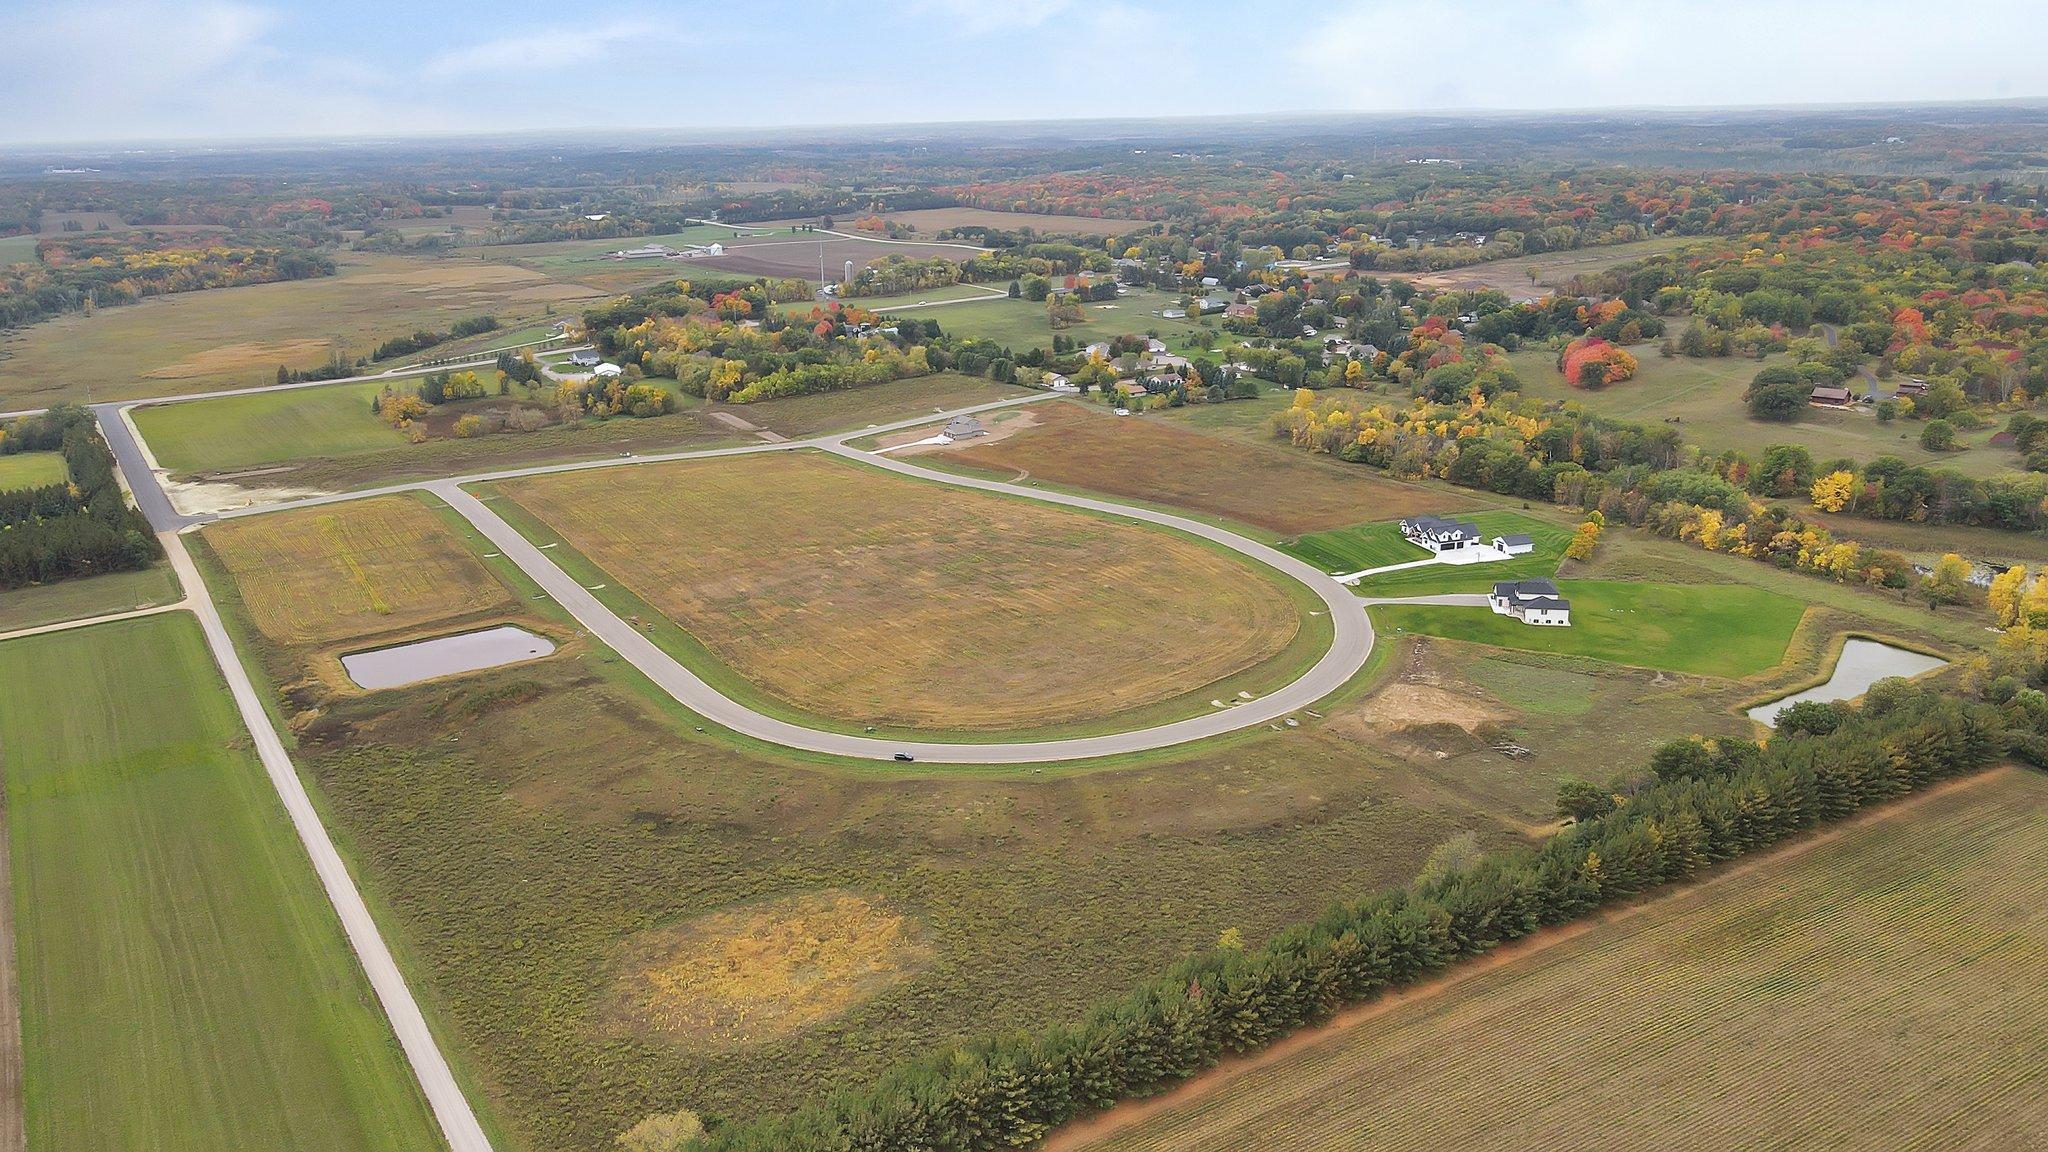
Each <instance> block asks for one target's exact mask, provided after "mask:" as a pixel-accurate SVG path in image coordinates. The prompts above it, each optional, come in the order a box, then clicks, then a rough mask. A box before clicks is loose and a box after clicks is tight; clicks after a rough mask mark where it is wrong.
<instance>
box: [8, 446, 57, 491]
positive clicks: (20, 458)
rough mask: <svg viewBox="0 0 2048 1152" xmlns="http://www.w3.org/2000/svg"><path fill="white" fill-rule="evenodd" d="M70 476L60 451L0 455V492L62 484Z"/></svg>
mask: <svg viewBox="0 0 2048 1152" xmlns="http://www.w3.org/2000/svg"><path fill="white" fill-rule="evenodd" d="M70 478H71V472H70V469H69V468H68V467H67V466H66V465H65V463H64V454H63V453H61V452H14V453H10V454H8V455H5V456H0V492H5V491H7V490H9V489H11V488H41V487H43V486H44V485H47V484H62V483H63V482H64V481H66V480H68V479H70Z"/></svg>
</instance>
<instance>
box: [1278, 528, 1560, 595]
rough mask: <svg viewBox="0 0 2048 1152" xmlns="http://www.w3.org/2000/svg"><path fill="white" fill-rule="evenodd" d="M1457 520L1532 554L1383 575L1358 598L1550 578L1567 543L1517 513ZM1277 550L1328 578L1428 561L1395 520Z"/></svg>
mask: <svg viewBox="0 0 2048 1152" xmlns="http://www.w3.org/2000/svg"><path fill="white" fill-rule="evenodd" d="M1457 519H1460V520H1470V521H1471V522H1472V523H1474V524H1477V525H1478V526H1479V531H1480V532H1481V533H1482V534H1483V535H1484V536H1485V538H1487V539H1492V538H1493V537H1495V536H1512V535H1516V534H1520V535H1526V536H1528V537H1530V538H1531V539H1533V540H1534V541H1535V543H1536V550H1535V551H1534V552H1531V553H1530V554H1528V555H1527V556H1517V557H1514V558H1513V559H1510V560H1496V561H1492V562H1490V563H1485V564H1456V565H1454V564H1431V565H1427V566H1425V567H1421V568H1407V569H1403V570H1402V571H1399V572H1387V573H1384V574H1382V575H1379V576H1371V577H1368V578H1366V579H1364V580H1361V581H1359V582H1358V584H1357V586H1356V587H1357V591H1358V592H1359V594H1360V595H1365V596H1421V595H1426V594H1429V593H1432V592H1481V591H1485V590H1486V589H1488V588H1491V587H1493V585H1494V582H1495V581H1497V580H1523V579H1527V578H1529V577H1532V576H1549V575H1552V574H1553V573H1555V572H1556V571H1557V565H1558V562H1559V561H1561V560H1563V559H1564V549H1565V545H1567V544H1569V543H1571V533H1570V532H1568V531H1566V530H1565V529H1563V528H1560V527H1558V526H1557V525H1555V524H1551V523H1549V522H1548V521H1544V520H1537V519H1534V518H1532V517H1529V516H1524V515H1521V514H1520V513H1517V512H1501V511H1494V512H1475V513H1472V514H1470V515H1464V514H1459V515H1457ZM1280 549H1281V550H1282V551H1284V552H1290V553H1292V554H1294V555H1296V556H1299V557H1300V558H1302V559H1303V560H1306V561H1308V562H1309V563H1311V564H1314V565H1316V566H1317V567H1319V568H1322V569H1323V570H1324V571H1326V572H1331V573H1343V572H1356V571H1358V570H1359V569H1361V568H1378V567H1380V566H1382V565H1385V564H1405V563H1408V562H1409V561H1413V560H1423V559H1427V558H1428V556H1429V554H1428V553H1427V552H1424V551H1423V550H1422V549H1420V548H1417V547H1416V546H1415V545H1413V544H1410V543H1408V542H1407V541H1406V540H1404V539H1402V538H1401V525H1400V523H1399V522H1398V521H1394V520H1386V521H1381V522H1380V523H1377V524H1361V525H1357V526H1354V527H1350V528H1332V529H1330V530H1329V531H1327V532H1313V533H1310V534H1309V535H1306V536H1298V537H1296V538H1295V539H1293V540H1289V541H1284V542H1282V543H1281V545H1280Z"/></svg>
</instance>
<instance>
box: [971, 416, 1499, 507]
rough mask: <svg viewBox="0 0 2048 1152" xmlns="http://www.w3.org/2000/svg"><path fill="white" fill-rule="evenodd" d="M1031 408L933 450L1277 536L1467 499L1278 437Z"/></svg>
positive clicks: (980, 464) (1453, 504)
mask: <svg viewBox="0 0 2048 1152" xmlns="http://www.w3.org/2000/svg"><path fill="white" fill-rule="evenodd" d="M1031 417H1032V418H1033V419H1034V420H1036V421H1037V422H1038V426H1037V427H1035V428H1032V429H1030V430H1028V431H1025V432H1020V433H1018V434H1017V435H1015V436H1010V437H1007V438H1005V439H1002V440H998V441H994V442H992V443H985V444H984V443H979V442H977V441H973V440H968V441H966V442H964V443H963V444H962V445H961V446H960V447H957V448H953V449H949V450H948V451H946V452H945V453H944V454H943V455H941V456H940V457H939V459H942V460H946V461H948V462H952V463H957V464H967V465H972V466H974V467H977V468H982V469H986V470H988V471H990V472H993V473H1000V474H1002V475H1004V476H1005V477H1007V476H1008V475H1010V474H1012V473H1016V472H1029V473H1030V474H1031V479H1033V480H1042V481H1046V482H1048V483H1052V484H1058V485H1063V486H1068V487H1073V488H1086V489H1088V490H1089V491H1092V492H1103V493H1107V494H1109V495H1112V496H1124V497H1129V498H1131V499H1134V500H1143V501H1147V502H1150V503H1155V504H1168V505H1172V506H1174V507H1178V508H1187V509H1190V510H1192V511H1195V512H1202V513H1208V514H1211V515H1215V516H1222V517H1225V518H1227V519H1231V520H1235V521H1238V522H1239V523H1243V524H1250V525H1253V526H1255V527H1259V528H1264V529H1267V530H1269V531H1272V532H1275V533H1278V534H1280V535H1282V536H1293V535H1298V534H1300V533H1303V532H1316V531H1320V530H1322V529H1325V528H1337V527H1341V526H1343V525H1346V524H1357V523H1359V522H1361V521H1365V520H1385V519H1388V518H1392V517H1400V516H1408V515H1413V514H1414V513H1417V512H1447V511H1454V510H1456V509H1458V508H1460V507H1463V506H1465V505H1466V504H1467V503H1469V502H1468V501H1465V500H1463V499H1461V498H1459V497H1456V496H1449V495H1446V494H1444V493H1440V492H1432V491H1430V490H1428V489H1426V488H1422V487H1420V486H1417V485H1410V484H1403V483H1400V482H1399V481H1395V480H1388V479H1385V478H1384V477H1381V476H1380V475H1378V474H1377V473H1375V472H1372V471H1369V470H1367V469H1364V468H1358V467H1354V466H1351V465H1344V464H1333V463H1332V462H1330V461H1328V460H1323V459H1317V458H1316V457H1313V456H1310V455H1309V454H1307V453H1305V452H1300V451H1297V450H1295V449H1292V448H1287V447H1284V446H1281V445H1278V444H1271V443H1252V442H1248V441H1234V440H1225V439H1222V438H1220V437H1214V436H1207V435H1204V434H1202V433H1200V432H1191V431H1189V430H1187V429H1185V428H1181V427H1178V426H1175V425H1172V424H1169V423H1166V422H1165V421H1163V420H1155V419H1142V420H1137V419H1119V418H1117V417H1115V416H1112V415H1110V414H1108V413H1107V412H1105V411H1103V410H1102V407H1101V406H1100V405H1085V406H1084V405H1083V404H1082V403H1081V402H1078V401H1071V402H1066V403H1053V404H1039V405H1034V406H1033V407H1032V409H1031Z"/></svg>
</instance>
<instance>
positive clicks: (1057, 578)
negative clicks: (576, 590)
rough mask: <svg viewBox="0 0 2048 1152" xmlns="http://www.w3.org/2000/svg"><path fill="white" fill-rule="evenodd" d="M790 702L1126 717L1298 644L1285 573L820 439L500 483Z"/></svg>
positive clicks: (889, 714) (739, 669) (963, 714)
mask: <svg viewBox="0 0 2048 1152" xmlns="http://www.w3.org/2000/svg"><path fill="white" fill-rule="evenodd" d="M499 490H500V491H502V492H504V493H505V494H506V495H509V496H510V497H512V499H513V500H515V501H517V502H518V503H519V504H520V505H521V506H523V507H524V508H525V509H527V510H528V511H530V512H531V513H533V514H534V515H535V516H537V517H539V518H540V519H541V520H543V521H545V522H546V523H547V524H548V525H549V526H550V527H552V528H553V529H554V530H555V531H557V532H560V533H561V534H562V535H563V537H564V538H566V539H567V540H568V541H569V542H570V543H571V544H573V545H574V546H575V547H576V548H577V549H578V550H579V551H581V552H582V553H583V554H584V555H585V556H587V557H589V558H590V559H591V560H592V561H594V562H595V563H596V564H597V565H599V566H600V567H601V568H602V569H603V570H604V571H605V572H606V573H608V574H609V575H610V576H611V577H613V578H615V579H616V580H618V581H619V582H620V583H622V584H623V585H625V586H626V587H627V588H629V589H631V590H632V591H633V592H634V593H635V594H637V595H638V596H639V597H640V598H642V599H643V600H645V601H646V602H647V603H648V604H650V605H652V606H653V607H654V608H656V609H657V610H658V611H660V612H662V613H664V614H666V615H667V616H669V618H670V619H672V620H674V621H675V622H676V623H677V624H679V625H680V626H681V627H683V628H684V629H686V630H687V631H688V632H690V633H691V634H692V635H693V636H694V637H695V638H696V639H697V641H698V642H699V643H701V644H702V645H703V646H704V647H705V648H706V649H708V650H709V651H710V652H711V653H712V654H713V655H714V656H716V657H717V659H718V660H719V661H722V662H723V663H724V664H725V665H726V666H727V668H729V669H730V670H731V671H732V672H733V673H735V674H737V676H739V677H740V678H742V679H744V680H746V681H747V682H748V683H750V684H752V685H753V686H756V687H758V688H759V689H760V690H762V691H764V692H766V693H767V694H768V695H769V696H771V697H773V698H774V699H776V700H778V701H782V702H784V703H787V704H790V705H793V706H795V707H797V708H800V709H803V710H806V711H809V712H812V713H815V714H819V715H822V716H826V717H830V718H833V719H837V720H842V721H847V722H854V723H860V722H866V723H875V724H881V723H889V724H901V725H906V726H918V727H937V728H951V729H973V730H977V731H980V730H995V729H1003V728H1020V727H1027V726H1031V725H1039V724H1047V723H1055V722H1058V723H1065V722H1069V721H1080V720H1089V719H1096V718H1100V717H1104V716H1111V715H1116V714H1119V713H1122V712H1125V711H1128V710H1131V709H1133V708H1136V707H1140V706H1143V705H1147V704H1153V703H1157V702H1159V701H1162V700H1169V699H1173V698H1175V697H1179V696H1182V695H1183V694H1185V693H1188V692H1190V691H1195V690H1198V689H1200V688H1201V687H1203V686H1204V685H1207V684H1211V683H1213V682H1215V681H1217V680H1219V679H1222V678H1224V677H1226V676H1229V675H1232V674H1234V673H1236V672H1239V671H1242V670H1244V669H1247V668H1250V667H1252V666H1254V665H1257V664H1259V663H1261V662H1262V661H1265V660H1267V659H1269V658H1271V657H1274V656H1276V655H1278V654H1280V653H1281V652H1282V651H1283V650H1285V649H1287V648H1288V646H1289V643H1290V641H1291V640H1292V639H1293V638H1294V636H1295V634H1296V632H1297V631H1298V630H1299V628H1300V626H1301V624H1300V618H1299V617H1298V616H1297V615H1296V611H1295V608H1294V606H1293V604H1292V602H1291V600H1290V597H1289V595H1288V593H1287V591H1286V589H1284V588H1283V587H1281V586H1280V585H1279V583H1278V577H1276V576H1272V575H1271V574H1268V573H1264V572H1262V571H1261V570H1258V569H1256V568H1253V567H1251V566H1250V565H1248V564H1246V563H1243V562H1240V561H1239V560H1237V559H1235V558H1233V557H1231V556H1228V555H1225V554H1223V553H1220V552H1217V551H1214V550H1211V549H1209V548H1207V547H1205V546H1201V545H1197V544H1194V543H1192V542H1188V541H1185V540H1182V539H1180V538H1178V537H1174V536H1171V535H1168V534H1164V533H1160V532H1155V531H1151V530H1148V529H1143V528H1139V527H1136V526H1134V525H1130V524H1127V523H1120V522H1116V521H1112V520H1106V519H1100V518H1096V517H1091V516H1084V515H1080V514H1078V513H1073V512H1068V511H1065V510H1063V509H1057V508H1051V507H1047V506H1045V505H1040V504H1035V503H1032V502H1029V501H1025V500H1011V499H1007V498H1003V497H997V496H990V495H984V494H981V493H976V492H967V491H962V490H959V489H951V488H946V487H942V486H939V485H936V484H924V483H919V482H916V481H912V480H905V479H901V478H898V477H895V476H890V475H888V474H886V473H883V472H880V471H877V470H873V469H868V468H863V467H861V466H859V465H856V464H852V463H847V462H842V461H839V460H834V459H829V458H825V457H822V456H817V455H812V454H808V453H806V454H795V453H777V454H774V455H771V456H757V457H750V458H745V459H736V460H722V461H702V462H696V461H693V462H682V463H674V464H658V465H646V466H642V467H635V468H631V469H622V470H616V471H606V472H583V473H569V474H563V475H555V476H536V477H529V478H525V479H521V480H516V481H509V482H507V483H505V484H504V485H503V486H502V487H501V488H500V489H499Z"/></svg>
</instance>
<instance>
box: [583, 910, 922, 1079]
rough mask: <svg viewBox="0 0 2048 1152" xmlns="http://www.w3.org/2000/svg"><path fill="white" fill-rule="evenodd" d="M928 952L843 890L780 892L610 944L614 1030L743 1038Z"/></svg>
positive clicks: (877, 983) (810, 1013)
mask: <svg viewBox="0 0 2048 1152" xmlns="http://www.w3.org/2000/svg"><path fill="white" fill-rule="evenodd" d="M931 956H932V952H931V948H930V946H929V945H927V944H926V943H925V942H924V940H923V939H922V938H921V936H920V934H919V933H918V931H917V928H916V926H915V925H914V924H913V923H912V922H910V921H909V920H907V919H905V918H904V917H903V916H901V915H900V914H898V913H896V912H892V911H890V910H889V909H887V908H886V907H883V906H881V905H878V904H876V903H874V902H872V901H869V900H868V899H866V898H865V897H862V896H859V895H857V894H855V893H852V892H843V891H827V892H814V893H806V894H804V895H799V896H787V897H783V898H781V899H777V900H772V901H769V902H767V903H765V904H754V905H749V906H747V907H745V908H738V909H733V910H730V911H725V912H714V913H712V914H711V915H708V916H703V917H700V918H698V919H696V920H692V921H689V922H687V923H684V924H680V925H675V926H672V927H667V928H657V929H654V930H652V931H649V932H644V933H641V934H640V935H638V936H635V937H633V938H632V939H630V940H628V941H626V942H625V943H624V944H622V945H620V947H619V952H618V956H617V958H616V960H615V963H614V970H615V972H616V973H617V977H616V982H615V984H614V985H613V993H612V1012H611V1018H612V1021H613V1023H614V1024H615V1025H616V1026H619V1027H621V1028H624V1029H627V1030H630V1031H636V1032H650V1033H653V1034H655V1035H657V1036H661V1037H664V1038H667V1039H672V1040H686V1041H689V1042H690V1043H693V1044H703V1043H721V1044H753V1043H759V1042H761V1041H764V1040H770V1039H773V1038H775V1037H778V1036H786V1035H789V1034H790V1033H793V1032H798V1031H801V1030H802V1029H804V1028H808V1027H810V1026H811V1025H813V1024H818V1023H820V1022H822V1021H825V1020H829V1019H831V1018H832V1017H834V1016H838V1015H839V1014H841V1013H843V1012H845V1011H847V1010H848V1009H849V1008H852V1007H853V1006H854V1005H856V1004H859V1003H860V1002H862V1001H864V1000H867V999H870V998H871V997H873V996H875V995H877V994H878V993H880V992H882V991H883V990H884V989H886V988H888V987H890V986H891V985H894V984H896V983H898V982H899V981H901V980H903V979H904V978H906V977H907V976H909V975H910V974H911V973H913V972H915V971H916V970H917V969H919V968H921V967H923V966H924V965H925V964H926V963H927V962H928V961H929V960H930V959H931Z"/></svg>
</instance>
